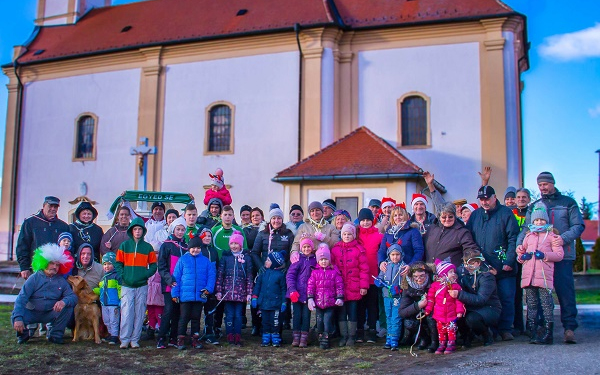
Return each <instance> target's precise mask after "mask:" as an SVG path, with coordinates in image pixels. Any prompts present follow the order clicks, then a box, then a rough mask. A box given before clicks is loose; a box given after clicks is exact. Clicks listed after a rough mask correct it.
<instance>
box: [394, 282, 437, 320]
mask: <svg viewBox="0 0 600 375" xmlns="http://www.w3.org/2000/svg"><path fill="white" fill-rule="evenodd" d="M428 275H429V280H427V285H426V286H425V287H424V288H423V289H416V288H413V287H411V286H407V285H406V284H405V285H404V287H403V288H402V299H401V300H400V317H401V318H403V319H416V318H417V314H418V313H419V312H420V311H421V309H420V308H419V305H418V303H419V301H420V300H421V298H422V297H423V296H424V295H425V296H426V295H427V291H428V290H429V287H430V286H431V275H430V274H429V273H428Z"/></svg>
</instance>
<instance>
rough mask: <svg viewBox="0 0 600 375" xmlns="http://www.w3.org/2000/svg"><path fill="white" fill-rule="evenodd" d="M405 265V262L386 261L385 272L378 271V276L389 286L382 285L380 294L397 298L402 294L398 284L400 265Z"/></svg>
mask: <svg viewBox="0 0 600 375" xmlns="http://www.w3.org/2000/svg"><path fill="white" fill-rule="evenodd" d="M404 266H406V263H404V262H403V261H400V262H399V263H393V262H388V263H387V267H386V270H385V272H383V271H380V272H379V275H378V278H380V279H381V280H383V281H384V282H385V284H387V285H388V286H389V287H387V286H386V287H383V288H382V289H383V290H382V295H383V297H384V298H391V297H393V298H398V297H400V296H401V295H402V289H401V288H400V284H401V282H402V276H400V272H402V267H404Z"/></svg>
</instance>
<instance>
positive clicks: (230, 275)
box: [215, 250, 253, 302]
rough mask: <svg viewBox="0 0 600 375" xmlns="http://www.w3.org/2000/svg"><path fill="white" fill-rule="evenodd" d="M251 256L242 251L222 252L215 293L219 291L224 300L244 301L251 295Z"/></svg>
mask: <svg viewBox="0 0 600 375" xmlns="http://www.w3.org/2000/svg"><path fill="white" fill-rule="evenodd" d="M252 284H253V276H252V258H251V257H250V255H249V254H248V253H247V252H246V251H243V252H242V253H241V254H240V255H237V256H235V255H233V253H232V252H231V251H230V250H226V251H224V252H223V255H222V256H221V260H220V263H219V272H218V274H217V286H216V289H215V293H221V295H222V298H223V299H224V300H225V301H233V302H245V301H246V297H247V296H249V295H252Z"/></svg>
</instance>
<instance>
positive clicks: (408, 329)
mask: <svg viewBox="0 0 600 375" xmlns="http://www.w3.org/2000/svg"><path fill="white" fill-rule="evenodd" d="M418 329H419V323H418V321H414V320H412V319H405V320H404V333H403V335H402V340H400V342H399V343H398V344H399V345H400V346H411V345H412V344H414V343H415V339H414V336H413V335H414V334H416V333H417V330H418Z"/></svg>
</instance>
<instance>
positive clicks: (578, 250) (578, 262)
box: [573, 237, 585, 272]
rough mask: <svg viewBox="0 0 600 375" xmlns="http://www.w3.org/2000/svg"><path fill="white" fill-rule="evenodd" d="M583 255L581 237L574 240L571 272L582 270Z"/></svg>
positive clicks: (583, 249)
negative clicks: (573, 260) (573, 257)
mask: <svg viewBox="0 0 600 375" xmlns="http://www.w3.org/2000/svg"><path fill="white" fill-rule="evenodd" d="M584 256H585V248H584V247H583V242H582V241H581V237H578V238H577V239H576V240H575V262H573V272H581V271H583V257H584Z"/></svg>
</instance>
